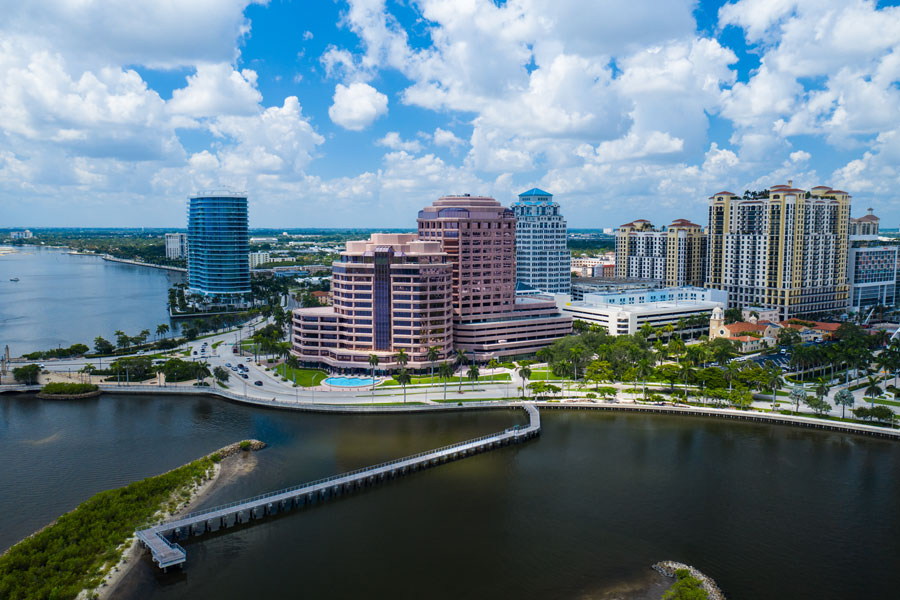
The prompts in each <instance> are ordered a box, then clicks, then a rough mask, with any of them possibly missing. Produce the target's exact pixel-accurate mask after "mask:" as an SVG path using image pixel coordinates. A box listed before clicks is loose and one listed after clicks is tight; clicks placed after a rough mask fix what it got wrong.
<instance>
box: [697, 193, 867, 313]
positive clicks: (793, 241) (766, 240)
mask: <svg viewBox="0 0 900 600" xmlns="http://www.w3.org/2000/svg"><path fill="white" fill-rule="evenodd" d="M849 221H850V195H849V194H848V193H847V192H843V191H840V190H832V189H831V188H829V187H827V186H817V187H814V188H813V189H811V190H809V191H807V190H801V189H797V188H794V187H792V186H791V182H788V185H776V186H774V187H772V189H771V190H765V191H763V192H760V193H754V194H750V195H745V196H744V197H739V196H736V195H735V194H732V193H731V192H719V193H718V194H715V195H714V196H711V197H710V199H709V228H708V229H707V233H708V235H709V242H708V249H709V254H708V258H707V264H708V273H707V281H706V285H707V287H712V288H716V289H721V290H725V291H727V292H728V304H729V306H732V307H743V306H762V307H765V308H777V309H778V310H779V313H780V316H781V317H782V318H784V319H787V318H790V317H793V316H796V315H804V314H812V313H821V312H829V311H833V310H843V309H844V308H845V307H846V306H847V300H848V293H849V286H848V283H847V249H848V248H847V245H848V225H849Z"/></svg>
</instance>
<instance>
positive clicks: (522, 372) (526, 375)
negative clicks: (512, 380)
mask: <svg viewBox="0 0 900 600" xmlns="http://www.w3.org/2000/svg"><path fill="white" fill-rule="evenodd" d="M519 377H521V378H522V398H523V399H524V398H525V392H526V388H527V387H528V380H529V379H530V378H531V367H529V366H528V365H522V366H521V367H519Z"/></svg>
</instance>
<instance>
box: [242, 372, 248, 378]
mask: <svg viewBox="0 0 900 600" xmlns="http://www.w3.org/2000/svg"><path fill="white" fill-rule="evenodd" d="M241 377H243V378H244V379H249V378H248V377H247V374H246V373H241Z"/></svg>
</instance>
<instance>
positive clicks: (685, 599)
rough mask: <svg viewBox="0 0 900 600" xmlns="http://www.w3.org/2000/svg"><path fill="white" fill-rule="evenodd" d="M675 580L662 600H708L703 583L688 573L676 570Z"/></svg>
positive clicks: (683, 570) (685, 570) (684, 570)
mask: <svg viewBox="0 0 900 600" xmlns="http://www.w3.org/2000/svg"><path fill="white" fill-rule="evenodd" d="M675 578H676V581H675V583H674V584H672V587H670V588H669V589H668V590H667V591H666V593H665V594H663V596H662V600H708V598H709V594H707V593H706V590H705V589H703V583H702V582H701V581H700V580H699V579H697V578H696V577H694V576H693V575H691V572H690V571H688V570H687V569H678V570H677V571H675Z"/></svg>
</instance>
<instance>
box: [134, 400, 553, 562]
mask: <svg viewBox="0 0 900 600" xmlns="http://www.w3.org/2000/svg"><path fill="white" fill-rule="evenodd" d="M523 406H524V408H525V411H526V413H527V414H528V425H527V426H519V425H516V426H514V427H509V428H507V429H504V430H503V431H500V432H497V433H492V434H489V435H485V436H482V437H478V438H475V439H471V440H466V441H464V442H458V443H456V444H451V445H449V446H443V447H441V448H436V449H434V450H428V451H426V452H420V453H419V454H414V455H412V456H406V457H403V458H398V459H396V460H392V461H388V462H384V463H381V464H377V465H373V466H371V467H365V468H362V469H357V470H355V471H350V472H348V473H341V474H339V475H333V476H331V477H326V478H324V479H319V480H316V481H311V482H309V483H304V484H300V485H296V486H293V487H290V488H286V489H282V490H277V491H274V492H269V493H267V494H262V495H260V496H254V497H252V498H247V499H244V500H238V501H236V502H231V503H229V504H224V505H222V506H216V507H214V508H209V509H206V510H200V511H197V512H193V513H191V514H189V515H187V516H185V517H182V518H179V519H176V520H173V521H169V522H166V523H162V524H160V525H155V526H153V527H149V528H147V529H142V530H139V531H137V532H135V535H136V536H137V538H138V540H140V542H141V543H142V544H143V546H144V547H146V548H147V549H148V550H149V551H150V554H151V556H152V558H153V562H155V563H156V564H157V565H158V566H159V568H161V569H163V570H164V571H165V570H167V569H168V568H170V567H175V566H181V565H183V564H184V562H185V561H186V560H187V553H186V552H185V550H184V548H183V547H182V546H181V545H180V544H179V543H178V540H181V539H186V538H188V537H190V536H199V535H203V534H204V533H207V532H214V531H220V530H224V529H228V528H231V527H234V526H236V525H240V524H242V523H247V522H249V521H251V520H253V521H255V520H259V519H263V518H265V517H267V516H270V515H275V514H278V513H283V512H287V511H290V510H292V509H294V508H302V507H304V506H310V505H313V504H316V503H319V502H323V501H325V500H328V499H331V498H337V497H339V496H342V495H344V494H348V493H351V492H353V491H356V490H360V489H363V488H367V487H370V486H374V485H377V484H379V483H382V482H384V481H388V480H391V479H396V478H398V477H402V476H404V475H408V474H411V473H415V472H416V471H419V470H421V469H427V468H429V467H434V466H437V465H441V464H443V463H446V462H450V461H454V460H459V459H462V458H465V457H467V456H472V455H473V454H480V453H482V452H487V451H489V450H493V449H495V448H500V447H502V446H508V445H510V444H516V443H519V442H523V441H525V440H528V439H530V438H532V437H534V436H537V435H539V434H540V432H541V417H540V414H539V413H538V409H537V408H536V407H535V406H534V405H533V404H530V403H529V404H524V405H523Z"/></svg>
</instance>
